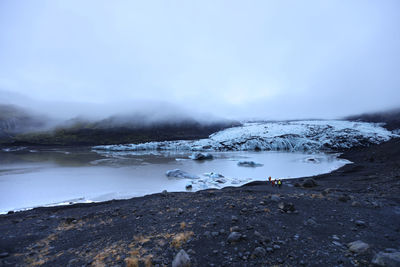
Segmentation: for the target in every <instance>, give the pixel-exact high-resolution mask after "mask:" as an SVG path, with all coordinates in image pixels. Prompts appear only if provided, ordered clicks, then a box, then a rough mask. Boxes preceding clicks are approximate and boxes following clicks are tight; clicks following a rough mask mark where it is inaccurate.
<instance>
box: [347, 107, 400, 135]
mask: <svg viewBox="0 0 400 267" xmlns="http://www.w3.org/2000/svg"><path fill="white" fill-rule="evenodd" d="M345 119H346V120H351V121H363V122H382V123H385V125H384V127H385V128H386V129H388V130H391V131H392V130H395V129H400V108H397V109H392V110H388V111H383V112H374V113H364V114H359V115H353V116H348V117H346V118H345Z"/></svg>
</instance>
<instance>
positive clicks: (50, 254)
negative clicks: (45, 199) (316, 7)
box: [0, 138, 400, 266]
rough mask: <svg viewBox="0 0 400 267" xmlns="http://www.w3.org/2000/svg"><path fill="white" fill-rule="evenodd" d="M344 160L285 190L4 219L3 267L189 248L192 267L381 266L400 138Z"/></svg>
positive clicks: (393, 239)
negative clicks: (359, 243) (379, 259)
mask: <svg viewBox="0 0 400 267" xmlns="http://www.w3.org/2000/svg"><path fill="white" fill-rule="evenodd" d="M340 158H344V159H347V160H350V161H352V162H353V163H352V164H347V165H345V166H343V167H341V168H339V169H337V170H335V171H333V172H330V173H327V174H322V175H318V176H312V177H301V178H292V179H288V180H284V182H285V184H284V185H283V186H282V188H280V189H279V188H277V187H271V186H270V185H268V184H267V183H266V182H261V181H255V182H251V183H248V184H245V185H242V186H240V187H225V188H222V189H207V190H201V191H197V192H175V193H158V194H152V195H146V196H143V197H136V198H131V199H124V200H110V201H106V202H96V203H84V204H83V203H78V204H73V205H68V206H55V207H39V208H34V209H32V210H27V211H21V212H15V213H13V214H5V215H0V232H1V233H3V235H2V237H1V239H0V255H3V256H1V258H0V265H4V266H7V265H10V266H21V265H40V266H54V265H58V266H82V265H86V266H109V265H120V266H145V265H146V264H149V262H151V265H148V266H153V265H154V266H163V265H167V266H168V265H170V264H171V262H172V260H173V259H174V257H175V256H176V255H177V253H178V252H179V251H180V250H181V249H184V250H185V252H186V253H187V254H188V255H189V257H190V260H191V264H192V266H271V265H277V266H320V265H321V264H327V265H328V266H369V265H371V266H372V264H373V262H374V259H375V258H376V257H377V255H378V254H379V252H385V251H386V252H385V253H392V252H393V251H395V252H398V251H400V247H399V241H400V194H399V193H400V139H398V138H397V139H392V140H391V141H389V142H386V143H383V144H380V145H372V146H370V147H365V148H354V149H351V150H349V151H345V152H344V153H343V154H342V155H341V156H340ZM310 178H312V179H313V181H315V182H316V183H317V185H314V184H312V183H311V184H310V185H309V186H311V187H303V186H300V187H298V185H301V184H304V183H305V182H306V181H307V183H308V179H310ZM297 183H298V184H297ZM353 241H362V242H363V244H367V245H366V246H364V247H363V248H360V247H359V248H354V247H352V246H348V243H350V242H353ZM357 249H358V250H357ZM388 251H392V252H388ZM395 252H393V253H395ZM136 263H137V264H136ZM135 264H136V265H135ZM210 264H211V265H210Z"/></svg>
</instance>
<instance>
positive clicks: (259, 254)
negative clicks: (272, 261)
mask: <svg viewBox="0 0 400 267" xmlns="http://www.w3.org/2000/svg"><path fill="white" fill-rule="evenodd" d="M265 254H267V251H266V250H265V249H264V248H263V247H256V248H255V249H254V251H253V255H254V256H255V257H263V256H265Z"/></svg>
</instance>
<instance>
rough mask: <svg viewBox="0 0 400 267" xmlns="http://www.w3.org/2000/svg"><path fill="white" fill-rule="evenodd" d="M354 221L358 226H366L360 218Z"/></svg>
mask: <svg viewBox="0 0 400 267" xmlns="http://www.w3.org/2000/svg"><path fill="white" fill-rule="evenodd" d="M355 223H356V225H357V226H359V227H366V226H367V224H366V223H365V222H364V221H362V220H357V221H355Z"/></svg>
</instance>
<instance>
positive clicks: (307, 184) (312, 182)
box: [303, 178, 318, 188]
mask: <svg viewBox="0 0 400 267" xmlns="http://www.w3.org/2000/svg"><path fill="white" fill-rule="evenodd" d="M317 185H318V184H317V182H316V181H315V180H314V179H312V178H309V179H306V180H305V181H304V183H303V187H308V188H311V187H316V186H317Z"/></svg>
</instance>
